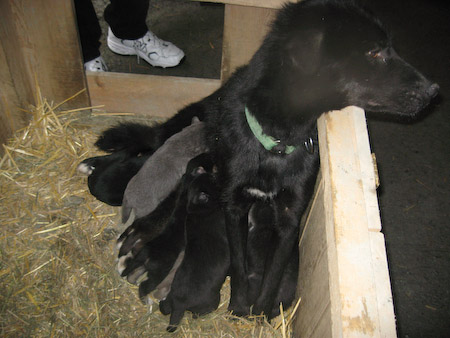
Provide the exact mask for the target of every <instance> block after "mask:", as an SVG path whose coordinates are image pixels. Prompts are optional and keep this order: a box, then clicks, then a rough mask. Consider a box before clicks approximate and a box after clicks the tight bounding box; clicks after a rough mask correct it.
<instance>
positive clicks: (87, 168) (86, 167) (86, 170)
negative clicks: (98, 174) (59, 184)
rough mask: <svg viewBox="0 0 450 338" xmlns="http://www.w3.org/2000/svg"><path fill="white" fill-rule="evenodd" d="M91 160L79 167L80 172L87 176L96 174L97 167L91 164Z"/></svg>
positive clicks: (85, 161)
mask: <svg viewBox="0 0 450 338" xmlns="http://www.w3.org/2000/svg"><path fill="white" fill-rule="evenodd" d="M89 160H90V159H87V160H84V161H83V162H81V163H80V164H79V165H78V166H77V170H78V172H80V173H81V174H83V175H87V176H89V175H91V174H92V173H93V172H94V170H95V166H94V165H93V164H92V163H90V161H89Z"/></svg>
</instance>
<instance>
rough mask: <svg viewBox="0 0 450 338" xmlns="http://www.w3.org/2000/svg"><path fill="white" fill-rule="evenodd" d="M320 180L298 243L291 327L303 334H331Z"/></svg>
mask: <svg viewBox="0 0 450 338" xmlns="http://www.w3.org/2000/svg"><path fill="white" fill-rule="evenodd" d="M323 198H324V196H323V180H322V179H321V178H320V177H319V183H318V184H317V185H316V193H315V196H314V200H313V203H312V206H311V209H310V212H309V215H308V218H307V220H306V223H305V227H304V228H303V231H302V235H301V238H300V243H299V249H300V250H299V253H300V261H299V278H298V290H297V293H298V295H299V297H301V302H300V305H299V307H298V309H297V317H296V321H295V324H294V325H295V331H296V332H301V333H302V336H303V337H331V336H332V334H331V332H332V325H331V323H332V320H331V316H332V314H331V295H330V274H329V264H328V263H329V262H328V251H329V248H328V241H327V236H326V228H325V226H326V220H325V217H326V216H325V209H324V203H323Z"/></svg>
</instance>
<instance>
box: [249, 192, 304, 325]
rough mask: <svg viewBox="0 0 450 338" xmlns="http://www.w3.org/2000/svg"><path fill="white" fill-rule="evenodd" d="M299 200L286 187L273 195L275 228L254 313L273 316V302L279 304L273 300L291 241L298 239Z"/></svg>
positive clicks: (302, 207) (292, 244) (289, 255)
mask: <svg viewBox="0 0 450 338" xmlns="http://www.w3.org/2000/svg"><path fill="white" fill-rule="evenodd" d="M298 202H299V200H298V199H297V198H296V197H295V194H293V193H291V192H288V191H285V190H283V191H282V192H280V194H279V195H278V196H277V197H276V198H275V205H276V208H275V210H274V212H275V213H276V215H274V216H275V224H274V227H275V228H274V235H273V237H272V243H271V246H270V247H271V248H272V250H273V252H272V253H270V254H269V255H267V262H266V267H265V271H264V278H263V283H262V287H261V293H260V295H259V297H258V298H257V300H256V302H255V304H254V306H253V311H252V312H253V313H254V314H261V313H264V315H266V316H267V317H268V319H271V318H272V310H273V308H274V306H278V304H274V302H275V298H276V295H277V293H278V289H279V287H280V282H281V279H282V276H283V272H284V269H285V267H286V265H287V263H288V261H289V259H290V257H291V254H292V249H293V247H294V245H296V244H297V243H298V231H299V228H298V224H299V219H300V215H301V212H303V210H304V209H305V206H304V205H303V203H302V205H298V204H299V203H298Z"/></svg>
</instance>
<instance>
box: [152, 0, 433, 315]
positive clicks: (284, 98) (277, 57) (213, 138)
mask: <svg viewBox="0 0 450 338" xmlns="http://www.w3.org/2000/svg"><path fill="white" fill-rule="evenodd" d="M438 89H439V86H438V85H437V84H433V83H431V82H430V81H428V80H427V79H426V78H425V77H424V76H423V75H422V74H420V73H419V72H418V71H417V70H416V69H414V68H413V67H411V66H410V65H409V64H407V63H406V62H405V61H403V60H402V59H401V58H400V57H399V56H398V55H397V54H396V53H395V51H394V49H393V47H392V45H391V39H390V38H389V36H388V35H387V34H386V33H385V31H384V29H383V27H382V26H381V25H380V23H379V21H378V20H376V19H375V18H373V17H372V16H371V15H370V14H369V13H368V12H366V11H365V10H363V9H362V8H360V7H358V6H357V5H355V4H354V2H353V1H345V0H343V1H337V0H305V1H302V2H299V3H293V4H289V5H286V6H285V7H284V8H283V9H282V10H280V12H279V14H278V16H277V18H276V20H275V22H274V23H273V26H272V29H271V31H270V32H269V34H268V35H267V37H266V38H265V40H264V42H263V44H262V46H261V47H260V49H259V50H258V51H257V52H256V54H255V55H254V57H253V58H252V59H251V61H250V63H249V64H248V65H247V66H244V67H242V68H240V69H239V70H237V71H236V72H235V73H234V75H233V76H232V77H231V78H230V80H229V81H228V82H227V83H225V84H224V85H223V86H222V87H221V88H220V89H219V90H217V91H216V92H215V93H213V94H212V95H211V96H209V97H207V98H206V99H204V100H202V101H200V102H198V103H196V104H194V105H191V106H189V107H187V108H185V109H183V110H182V111H180V112H179V113H178V114H177V115H175V116H174V117H173V118H172V119H170V120H169V122H168V123H167V124H161V125H159V126H157V127H155V128H154V129H152V130H148V131H147V132H146V133H147V137H148V139H147V141H152V142H153V144H152V145H151V146H150V147H151V148H153V149H156V148H157V147H158V145H160V144H162V142H164V139H165V138H167V137H169V136H170V135H171V133H172V132H173V131H174V130H175V129H181V128H183V127H184V126H186V125H187V124H188V123H189V121H190V119H191V118H192V117H193V116H194V115H196V114H197V111H203V112H205V121H206V126H207V132H206V138H207V140H206V142H207V143H208V147H209V148H210V149H211V150H212V152H213V154H214V157H215V163H217V165H218V168H219V174H220V177H219V183H220V185H221V186H223V192H222V203H223V208H224V212H225V219H226V228H227V235H228V241H229V244H230V254H231V270H230V271H231V301H230V305H229V309H230V310H232V311H233V312H234V313H235V314H238V315H246V314H248V313H249V310H250V305H253V313H264V314H266V315H269V316H270V314H271V313H272V312H273V309H274V307H275V306H276V299H277V294H278V291H279V289H280V283H281V280H282V276H283V273H284V272H285V270H286V267H287V266H288V264H289V261H290V257H291V255H292V252H293V250H294V247H295V246H296V245H297V244H298V223H299V220H300V217H301V215H302V214H303V213H304V211H305V209H306V206H307V204H308V201H309V199H310V197H311V194H312V192H313V187H314V181H315V179H316V175H317V172H318V168H319V156H318V147H317V131H316V120H317V118H318V117H319V116H320V115H321V114H322V113H324V112H328V111H331V110H337V109H342V108H344V107H345V106H348V105H357V106H360V107H362V108H363V109H365V110H367V111H369V112H372V113H375V114H391V115H393V116H398V117H403V118H406V119H412V118H415V117H417V116H418V114H419V112H420V111H421V110H422V109H423V108H424V107H425V106H426V105H427V104H428V103H429V102H430V100H431V99H432V98H433V97H434V96H436V95H437V92H438ZM245 107H247V108H248V109H249V110H250V112H251V113H252V114H253V115H254V116H255V118H256V119H257V121H258V122H259V123H260V125H261V126H262V130H263V131H264V133H265V134H267V135H271V136H273V137H274V138H276V139H278V140H280V143H281V144H282V145H295V146H296V150H295V151H294V152H292V153H291V154H289V155H286V154H284V153H281V154H277V153H273V152H270V151H267V150H266V149H265V148H264V147H263V146H262V145H261V143H260V142H259V141H258V140H257V139H256V138H255V136H254V135H253V133H252V132H251V130H250V128H249V125H248V123H247V120H246V117H245V114H244V111H245ZM197 115H198V116H199V118H200V119H202V116H201V115H199V114H197ZM174 126H176V128H175V127H174ZM309 139H312V140H313V142H314V144H315V145H316V146H315V147H313V151H312V152H311V151H310V150H311V147H309V148H307V147H304V146H303V144H304V143H305V141H306V142H309ZM259 199H261V200H264V199H269V200H271V203H272V204H273V207H272V208H273V211H272V212H273V213H275V214H276V223H274V224H273V230H272V231H273V235H272V236H271V245H270V248H271V253H270V260H267V261H266V264H265V267H264V277H263V280H262V281H261V287H260V290H259V294H258V295H257V297H256V300H253V299H252V300H249V298H248V291H249V283H248V274H247V266H246V240H247V232H248V227H247V222H246V220H247V214H248V210H249V209H250V207H251V205H253V203H255V201H258V200H259Z"/></svg>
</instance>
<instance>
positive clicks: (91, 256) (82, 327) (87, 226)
mask: <svg viewBox="0 0 450 338" xmlns="http://www.w3.org/2000/svg"><path fill="white" fill-rule="evenodd" d="M37 96H38V98H39V100H38V104H37V106H36V107H33V109H31V110H30V111H29V114H30V115H31V119H30V124H29V125H28V126H27V127H26V128H24V129H22V130H19V131H17V132H16V134H15V135H14V137H13V138H12V139H11V140H10V141H9V142H8V144H6V145H4V146H3V147H4V155H3V157H2V158H1V159H0V189H1V194H0V199H1V202H0V203H1V204H0V205H1V208H0V335H1V336H2V337H43V336H45V337H72V336H83V337H134V336H136V337H159V336H172V337H287V336H290V334H291V333H290V331H291V329H290V326H291V325H290V324H291V319H292V314H293V310H292V309H291V310H290V311H289V312H287V313H284V315H282V316H279V317H277V318H275V319H274V320H272V322H271V323H267V322H266V321H261V320H249V319H242V318H237V317H232V316H231V315H230V314H229V313H228V312H227V310H226V309H227V305H228V297H229V281H228V280H227V281H226V283H225V285H224V287H223V289H222V302H221V304H220V307H219V309H218V310H216V311H215V312H214V313H212V314H209V315H207V316H205V317H202V318H200V319H195V320H194V319H192V318H191V316H190V315H189V314H186V315H185V317H184V319H183V321H182V324H181V326H180V328H179V329H178V331H177V332H175V333H174V334H168V333H167V332H166V331H165V328H166V326H167V323H168V319H169V318H168V317H166V316H163V315H162V314H161V313H160V312H159V310H158V306H157V305H154V306H153V309H152V308H151V307H149V306H145V305H143V304H142V303H141V302H140V301H139V299H138V297H137V288H136V287H135V286H134V285H131V284H129V283H127V282H126V280H123V279H122V278H120V276H119V275H118V273H117V272H116V267H115V263H116V254H117V253H116V252H115V251H114V247H115V242H116V237H117V236H118V235H119V234H120V232H121V230H123V229H121V227H120V225H121V224H120V208H114V207H111V206H108V205H106V204H104V203H102V202H99V201H97V200H96V199H95V198H94V197H92V196H91V195H90V194H89V190H88V188H87V182H86V177H84V176H81V175H79V174H78V173H77V171H76V167H77V165H78V163H79V162H81V161H82V160H83V159H85V158H87V157H90V156H96V155H99V153H98V151H97V150H96V149H95V148H94V147H93V143H94V142H95V140H96V137H97V135H98V134H99V132H100V131H101V130H102V129H104V128H106V127H107V126H108V125H111V124H114V123H116V122H118V121H119V120H123V119H129V118H132V119H141V120H142V119H144V118H143V117H140V118H139V117H124V116H111V115H108V114H102V113H98V112H97V113H96V112H95V111H96V110H95V109H94V110H93V109H92V108H93V107H88V108H81V109H77V110H61V109H60V106H61V105H62V103H64V102H62V103H60V104H52V103H49V101H47V100H46V99H42V98H41V97H40V95H39V93H37ZM66 101H67V100H66ZM145 120H146V121H150V120H151V119H149V118H148V117H147V118H145Z"/></svg>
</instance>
